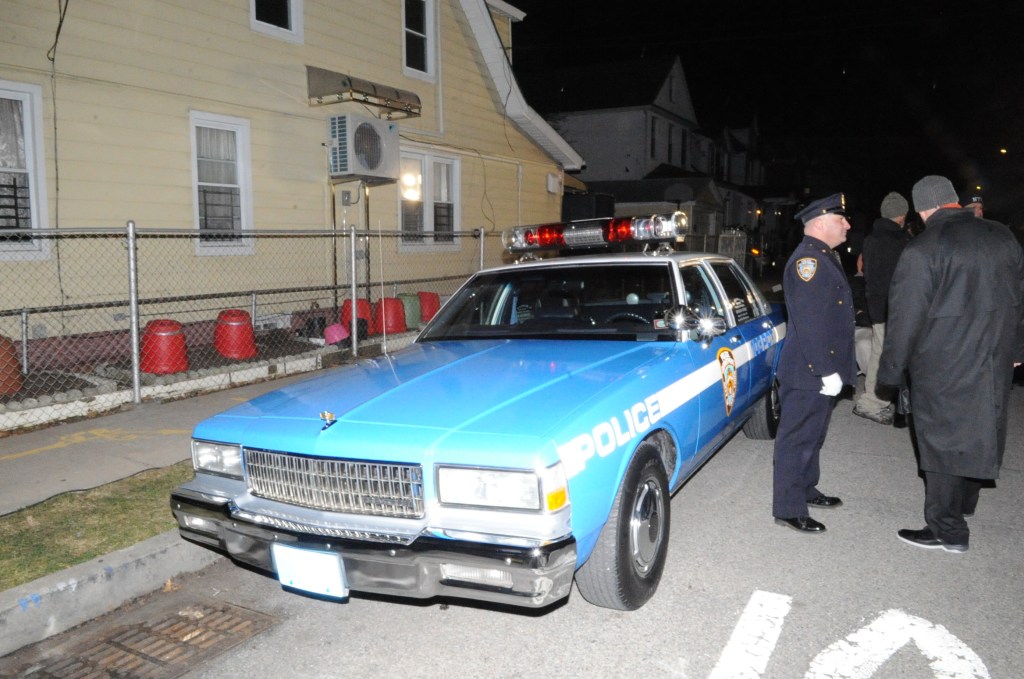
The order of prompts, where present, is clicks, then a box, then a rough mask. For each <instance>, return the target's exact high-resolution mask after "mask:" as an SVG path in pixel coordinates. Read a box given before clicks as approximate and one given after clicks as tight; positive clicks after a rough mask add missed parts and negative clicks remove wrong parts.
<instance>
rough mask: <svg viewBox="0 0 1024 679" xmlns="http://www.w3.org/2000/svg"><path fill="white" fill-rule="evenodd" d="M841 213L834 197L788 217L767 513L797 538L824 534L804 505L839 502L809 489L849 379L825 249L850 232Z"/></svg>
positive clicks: (840, 313) (849, 325)
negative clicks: (777, 413) (793, 235)
mask: <svg viewBox="0 0 1024 679" xmlns="http://www.w3.org/2000/svg"><path fill="white" fill-rule="evenodd" d="M845 208H846V204H845V197H844V196H843V194H841V193H837V194H834V195H832V196H829V197H827V198H822V199H820V200H816V201H814V202H812V203H810V204H809V205H808V206H807V207H805V208H804V209H803V210H801V211H800V212H798V213H797V214H796V218H797V219H799V220H800V221H802V222H803V224H804V238H803V240H802V241H800V244H799V245H798V246H797V248H796V250H795V251H794V252H793V254H792V256H791V257H790V258H789V262H787V263H786V269H785V272H784V274H783V290H784V292H785V296H786V312H787V315H788V318H787V322H786V341H785V343H784V344H783V345H782V354H781V356H780V357H779V368H778V379H779V397H780V399H781V405H782V419H781V421H780V422H779V429H778V434H777V436H776V439H775V479H774V488H773V499H772V514H773V515H774V516H775V522H776V523H778V524H780V525H783V526H789V527H790V528H793V529H794V530H798V531H800V532H804V533H820V532H822V531H824V530H825V526H824V524H822V523H821V522H819V521H815V520H814V519H813V518H811V517H810V516H809V515H808V507H817V508H822V509H831V508H835V507H838V506H840V505H841V504H842V500H840V499H839V498H837V497H830V496H828V495H825V494H823V493H822V492H821V491H819V490H818V487H817V486H818V479H819V477H820V468H819V463H818V458H819V454H820V451H821V446H822V444H823V443H824V442H825V435H826V434H827V433H828V425H829V421H830V420H831V419H832V409H833V407H834V406H835V399H836V396H838V395H839V392H840V391H842V389H843V385H845V384H855V383H856V380H857V363H856V354H855V352H854V327H855V324H854V314H855V310H854V305H853V295H852V293H851V291H850V284H849V282H848V281H847V278H846V273H845V272H844V271H843V267H842V264H841V263H840V261H839V255H838V254H837V253H836V252H835V251H834V250H833V248H835V247H836V246H838V245H839V244H840V243H843V242H844V241H845V240H846V232H847V231H849V230H850V223H849V222H848V221H847V220H846V214H845Z"/></svg>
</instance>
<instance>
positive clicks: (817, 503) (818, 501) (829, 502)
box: [807, 495, 843, 509]
mask: <svg viewBox="0 0 1024 679" xmlns="http://www.w3.org/2000/svg"><path fill="white" fill-rule="evenodd" d="M807 504H809V505H810V506H812V507H820V508H822V509H832V508H833V507H839V506H841V505H842V504H843V501H842V500H840V499H839V498H837V497H830V496H828V495H819V496H818V497H815V498H811V499H810V500H808V501H807Z"/></svg>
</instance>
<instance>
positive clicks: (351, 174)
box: [327, 113, 400, 184]
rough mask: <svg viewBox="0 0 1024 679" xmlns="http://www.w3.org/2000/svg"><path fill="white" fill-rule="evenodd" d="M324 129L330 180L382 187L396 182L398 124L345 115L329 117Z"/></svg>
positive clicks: (398, 162)
mask: <svg viewBox="0 0 1024 679" xmlns="http://www.w3.org/2000/svg"><path fill="white" fill-rule="evenodd" d="M327 128H328V134H329V135H330V138H331V143H330V161H329V162H330V174H331V179H332V180H333V181H335V182H342V181H350V180H353V179H363V180H366V181H368V182H369V183H372V184H384V183H387V182H393V181H396V180H397V179H398V172H399V167H400V156H399V148H398V146H399V143H398V123H395V122H393V121H390V120H378V119H377V118H370V117H368V116H361V115H357V114H354V113H346V114H344V115H340V116H331V117H330V119H329V120H328V121H327Z"/></svg>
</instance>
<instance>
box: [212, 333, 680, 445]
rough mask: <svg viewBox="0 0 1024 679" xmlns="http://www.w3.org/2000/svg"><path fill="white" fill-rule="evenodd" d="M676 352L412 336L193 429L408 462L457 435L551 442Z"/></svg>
mask: <svg viewBox="0 0 1024 679" xmlns="http://www.w3.org/2000/svg"><path fill="white" fill-rule="evenodd" d="M675 350H677V345H675V344H673V343H664V342H618V341H582V340H514V341H498V342H494V341H465V342H451V341H447V342H437V343H422V344H420V343H417V344H414V345H412V346H410V347H408V348H406V349H403V350H402V351H400V352H398V353H396V354H393V355H391V356H387V357H379V358H375V359H372V360H366V361H363V362H361V363H359V364H356V365H353V366H348V367H344V368H339V369H336V370H332V371H330V372H328V373H326V374H324V375H322V376H320V377H316V378H314V379H311V380H308V381H304V382H300V383H296V384H294V385H291V386H288V387H285V388H283V389H279V390H277V391H274V392H271V393H269V394H266V395H264V396H261V397H259V398H256V399H254V400H252V401H250V402H248V403H245V404H242V405H240V406H237V407H235V408H233V409H231V410H228V411H226V412H224V413H221V414H220V415H217V416H215V417H212V418H210V419H208V420H206V421H204V422H202V423H200V425H199V426H198V427H197V428H196V430H195V436H196V437H197V438H206V439H212V440H218V441H231V442H238V443H241V444H243V445H246V446H250V447H263V448H270V449H278V450H291V451H297V452H303V453H309V454H322V455H328V456H332V455H337V456H343V457H350V456H352V455H353V454H354V453H356V452H359V453H360V454H362V453H365V454H371V453H370V451H371V450H372V451H374V454H380V455H384V456H386V457H387V458H388V459H395V458H407V457H408V458H409V459H412V458H413V457H416V455H415V454H413V453H414V452H416V451H419V452H420V453H421V452H422V451H423V450H424V449H429V448H431V447H433V446H435V445H437V444H439V442H440V441H441V440H442V439H448V438H452V437H453V436H454V437H455V438H456V439H460V438H461V439H463V440H466V439H472V440H473V441H475V445H474V446H473V447H474V448H477V449H478V450H479V446H480V443H481V441H482V440H490V441H492V442H494V443H495V445H496V448H499V449H500V448H502V447H503V446H502V445H501V444H499V443H497V441H496V439H498V438H501V437H509V436H512V437H524V438H532V439H535V440H543V439H546V440H550V439H551V437H552V436H554V435H555V434H556V433H557V432H558V430H559V425H560V424H562V423H564V422H565V420H567V419H568V418H570V417H571V416H572V414H573V412H574V411H576V410H577V409H580V408H583V407H585V406H586V405H587V404H588V403H590V402H592V401H593V400H594V399H598V398H602V397H604V396H607V395H608V394H609V392H610V391H612V390H614V389H616V387H617V386H621V385H625V384H627V382H626V381H627V380H632V379H635V378H636V376H637V374H638V373H639V372H640V371H641V370H642V368H643V366H645V365H648V364H650V363H651V362H652V361H655V360H656V359H657V358H658V357H659V356H664V355H665V354H666V352H671V351H675ZM466 435H471V436H466ZM356 440H358V441H360V442H361V445H362V446H363V448H362V449H361V450H360V451H353V450H352V448H351V444H352V442H353V441H356ZM414 449H415V450H414ZM410 455H411V457H409V456H410ZM360 456H362V455H360Z"/></svg>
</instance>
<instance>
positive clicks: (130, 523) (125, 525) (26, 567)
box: [0, 460, 193, 591]
mask: <svg viewBox="0 0 1024 679" xmlns="http://www.w3.org/2000/svg"><path fill="white" fill-rule="evenodd" d="M192 476H193V471H192V461H191V460H185V461H184V462H179V463H178V464H175V465H171V466H170V467H163V468H162V469H150V470H147V471H144V472H140V473H138V474H136V475H135V476H132V477H129V478H127V479H122V480H120V481H115V482H114V483H108V484H106V485H103V486H99V487H97V488H93V489H92V490H84V491H75V492H71V493H64V494H62V495H58V496H57V497H53V498H50V499H49V500H46V501H44V502H40V503H39V504H37V505H33V506H32V507H28V508H26V509H22V510H20V511H17V512H14V513H13V514H8V515H6V516H0V545H3V549H2V550H0V591H4V590H7V589H10V588H11V587H15V586H17V585H21V584H24V583H26V582H31V581H32V580H35V579H36V578H41V577H42V576H44V575H49V574H50V573H56V572H57V571H60V570H63V569H65V568H67V567H69V566H74V565H75V564H79V563H84V562H86V561H89V560H90V559H94V558H96V557H97V556H102V555H103V554H108V553H110V552H113V551H115V550H118V549H123V548H125V547H130V546H131V545H134V544H135V543H137V542H140V541H142V540H145V539H146V538H151V537H153V536H154V535H159V534H160V533H164V532H166V531H168V530H171V529H173V528H175V527H176V526H177V525H178V524H177V522H176V521H175V520H174V517H173V516H172V515H171V508H170V493H171V490H173V489H174V488H175V487H176V486H177V485H178V484H180V483H183V482H184V481H187V480H189V479H191V478H192Z"/></svg>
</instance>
